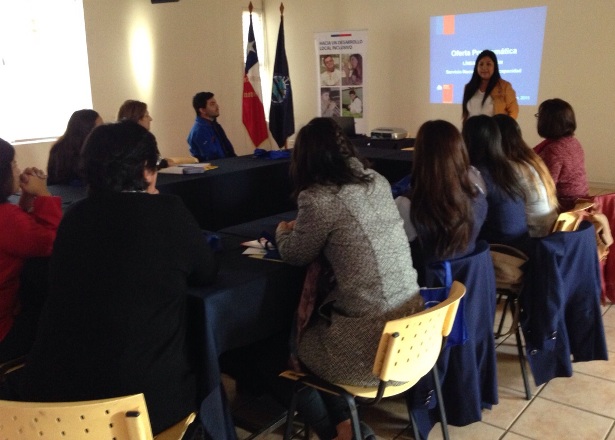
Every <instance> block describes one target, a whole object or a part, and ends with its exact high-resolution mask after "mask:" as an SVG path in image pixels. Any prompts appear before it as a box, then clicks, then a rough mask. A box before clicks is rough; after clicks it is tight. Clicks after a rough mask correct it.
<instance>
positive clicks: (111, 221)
mask: <svg viewBox="0 0 615 440" xmlns="http://www.w3.org/2000/svg"><path fill="white" fill-rule="evenodd" d="M216 270H217V267H216V264H215V262H214V256H213V254H212V251H211V250H210V249H209V247H208V246H207V245H206V242H205V241H204V239H203V235H202V233H201V231H200V230H199V227H198V225H197V223H196V221H195V220H194V218H193V217H192V215H191V214H190V213H189V212H188V210H187V209H186V208H185V207H184V205H183V204H182V202H181V201H180V199H179V198H176V197H175V196H170V195H150V194H145V193H114V194H106V195H96V196H91V197H88V198H86V199H83V200H81V201H79V202H77V203H76V204H75V205H73V207H72V208H71V209H69V210H68V212H67V213H66V214H65V216H64V219H63V220H62V222H61V224H60V228H59V230H58V235H57V240H56V242H55V247H54V250H53V254H52V257H51V263H50V283H49V284H50V285H49V297H48V300H47V303H46V304H45V308H44V310H43V314H42V317H41V322H40V325H39V332H38V335H37V339H36V342H35V344H34V348H33V350H32V353H31V357H30V360H29V361H28V363H27V366H26V367H25V370H24V371H23V374H22V375H21V376H19V383H17V384H15V388H16V391H17V393H18V395H19V398H20V399H22V400H29V401H70V400H91V399H101V398H107V397H116V396H122V395H127V394H132V393H140V392H143V393H144V394H145V400H146V402H147V407H148V411H149V414H150V418H151V423H152V428H153V431H154V433H157V432H160V431H161V430H163V429H165V428H167V427H169V426H170V425H172V424H173V423H174V422H176V421H178V420H180V419H181V418H183V417H184V416H186V415H187V414H188V413H189V412H190V411H192V410H193V409H194V408H196V400H197V396H196V386H195V374H194V372H193V371H192V368H191V365H190V361H189V358H188V354H189V353H188V348H187V346H186V339H185V336H186V320H185V313H186V310H185V301H186V292H187V288H188V284H196V285H203V284H207V283H211V282H213V280H214V278H215V274H216Z"/></svg>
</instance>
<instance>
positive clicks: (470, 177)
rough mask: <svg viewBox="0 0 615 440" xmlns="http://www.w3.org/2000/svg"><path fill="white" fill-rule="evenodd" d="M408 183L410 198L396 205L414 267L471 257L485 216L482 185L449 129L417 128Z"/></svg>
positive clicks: (445, 125) (438, 125)
mask: <svg viewBox="0 0 615 440" xmlns="http://www.w3.org/2000/svg"><path fill="white" fill-rule="evenodd" d="M412 178H413V182H412V188H411V190H410V192H409V193H407V194H406V195H405V196H401V197H398V198H396V199H395V203H396V204H397V208H398V209H399V213H400V214H401V216H402V218H403V220H404V229H405V231H406V235H407V238H408V240H409V241H411V242H413V243H412V255H413V257H414V259H415V260H419V258H420V262H421V263H423V264H417V265H416V267H424V265H425V264H429V263H432V262H435V261H441V260H446V259H453V258H459V257H463V256H465V255H468V254H470V253H472V252H473V251H474V245H475V242H476V237H477V236H478V233H479V231H480V229H481V227H482V225H483V222H484V220H485V216H486V214H487V201H486V199H485V187H484V185H485V183H484V182H483V179H482V178H481V177H480V173H479V172H478V171H477V170H476V169H474V168H473V167H471V166H470V162H469V160H468V155H467V152H466V149H465V147H464V145H463V140H462V138H461V134H460V133H459V130H457V128H456V127H455V126H454V125H453V124H451V123H450V122H447V121H442V120H436V121H428V122H425V123H424V124H423V125H422V126H421V128H419V131H418V133H417V135H416V141H415V144H414V160H413V171H412ZM415 239H416V240H415Z"/></svg>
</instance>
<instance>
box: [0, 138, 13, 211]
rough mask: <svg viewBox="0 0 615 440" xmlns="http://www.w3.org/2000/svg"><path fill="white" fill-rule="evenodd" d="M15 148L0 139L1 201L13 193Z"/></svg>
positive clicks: (3, 201) (4, 200)
mask: <svg viewBox="0 0 615 440" xmlns="http://www.w3.org/2000/svg"><path fill="white" fill-rule="evenodd" d="M14 159H15V149H14V148H13V146H12V145H11V144H9V143H8V142H7V141H5V140H4V139H0V203H5V202H6V201H7V200H8V198H9V196H10V195H11V194H13V160H14Z"/></svg>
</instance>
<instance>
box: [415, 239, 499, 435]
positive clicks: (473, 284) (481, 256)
mask: <svg viewBox="0 0 615 440" xmlns="http://www.w3.org/2000/svg"><path fill="white" fill-rule="evenodd" d="M450 263H451V274H452V278H453V280H456V281H460V282H462V283H463V284H464V285H465V286H466V290H467V293H466V296H465V297H464V298H463V299H462V303H463V305H460V308H459V311H458V312H457V314H458V315H459V314H460V313H463V315H464V321H465V326H466V330H467V335H468V340H467V341H466V342H465V343H464V344H463V345H455V346H452V347H447V348H446V349H444V350H443V351H442V353H441V354H440V357H439V358H438V363H437V365H438V371H439V373H440V380H441V381H442V395H443V399H444V405H445V407H446V417H447V419H448V423H449V424H451V425H454V426H465V425H469V424H470V423H474V422H478V421H480V420H481V419H482V414H481V412H482V409H484V408H488V409H490V408H491V406H492V405H495V404H497V403H498V385H497V368H496V356H495V341H494V337H493V320H494V315H495V302H496V286H495V272H494V270H493V262H492V260H491V254H490V252H489V245H488V243H487V242H486V241H484V240H478V241H477V242H476V248H475V249H474V252H473V253H471V254H470V255H466V256H464V257H462V258H457V259H453V260H450ZM444 279H445V274H444V269H443V265H442V264H441V263H432V264H430V265H429V266H428V267H427V273H426V285H427V287H438V286H444ZM433 390H434V388H433V381H432V380H431V375H427V376H425V377H424V378H422V379H421V381H419V383H418V384H417V385H415V387H413V388H412V389H411V390H410V392H409V393H408V394H407V403H408V405H409V406H411V407H412V408H413V409H414V410H415V411H414V413H415V418H416V421H417V425H418V428H419V431H420V433H421V436H422V437H423V438H427V435H428V434H429V432H430V431H431V428H432V427H433V426H434V424H435V423H437V422H438V421H439V414H438V411H437V410H436V409H435V399H436V396H435V394H434V391H433Z"/></svg>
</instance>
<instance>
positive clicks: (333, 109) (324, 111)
mask: <svg viewBox="0 0 615 440" xmlns="http://www.w3.org/2000/svg"><path fill="white" fill-rule="evenodd" d="M320 110H321V114H320V116H324V117H328V118H333V117H337V116H340V91H339V89H338V88H337V87H336V88H334V89H331V87H322V88H321V89H320Z"/></svg>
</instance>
